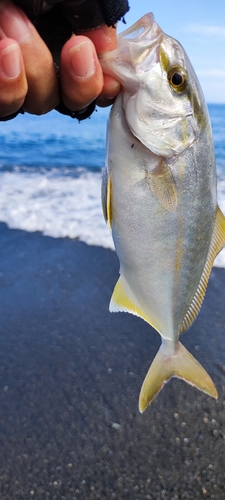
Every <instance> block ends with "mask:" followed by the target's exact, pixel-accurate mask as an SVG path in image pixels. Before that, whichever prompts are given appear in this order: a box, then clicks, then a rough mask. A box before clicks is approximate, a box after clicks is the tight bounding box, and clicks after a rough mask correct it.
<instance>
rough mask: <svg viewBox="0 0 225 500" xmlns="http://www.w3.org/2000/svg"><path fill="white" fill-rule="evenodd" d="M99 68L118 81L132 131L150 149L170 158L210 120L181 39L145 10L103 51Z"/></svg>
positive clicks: (187, 145) (188, 143)
mask: <svg viewBox="0 0 225 500" xmlns="http://www.w3.org/2000/svg"><path fill="white" fill-rule="evenodd" d="M100 61H101V65H102V68H103V71H104V72H105V73H106V74H108V75H110V76H113V77H114V78H116V79H118V80H119V81H120V82H121V84H122V90H121V93H122V96H123V99H122V102H123V109H124V113H125V118H126V122H127V124H128V127H129V129H130V131H131V132H132V133H133V135H134V136H135V137H137V139H139V140H140V141H141V142H142V143H143V144H144V145H145V146H146V147H147V148H148V149H150V150H151V151H152V152H153V153H155V154H157V155H160V156H164V157H173V156H174V155H176V154H180V153H181V152H183V151H184V150H186V149H187V148H188V147H189V146H190V145H191V144H192V143H193V142H194V141H195V140H198V138H199V136H200V134H201V131H202V130H203V129H204V128H205V127H206V125H207V123H208V122H209V118H208V111H207V106H206V104H205V100H204V96H203V93H202V90H201V87H200V84H199V82H198V79H197V76H196V74H195V72H194V69H193V67H192V65H191V63H190V61H189V59H188V56H187V54H186V52H185V50H184V49H183V47H182V46H181V44H180V43H179V42H178V41H177V40H175V39H174V38H171V37H170V36H168V35H166V34H165V33H164V32H163V31H162V30H161V28H160V27H159V26H158V24H157V23H156V22H155V20H154V16H153V14H146V15H145V16H143V17H142V18H141V19H140V20H139V21H138V22H137V23H135V24H134V25H133V26H132V27H131V28H129V29H127V30H126V31H124V32H123V33H122V34H121V35H119V37H118V47H117V48H116V49H115V50H113V51H111V52H108V53H105V54H102V56H101V59H100Z"/></svg>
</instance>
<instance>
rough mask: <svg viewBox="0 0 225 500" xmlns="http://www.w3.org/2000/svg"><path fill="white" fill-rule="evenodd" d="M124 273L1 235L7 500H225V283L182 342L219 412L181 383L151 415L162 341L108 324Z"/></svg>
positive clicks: (21, 236) (20, 236) (2, 440)
mask: <svg viewBox="0 0 225 500" xmlns="http://www.w3.org/2000/svg"><path fill="white" fill-rule="evenodd" d="M118 268H119V266H118V260H117V257H116V254H115V253H114V252H112V251H110V250H105V249H103V248H98V247H90V246H87V245H85V244H84V243H81V242H78V241H72V240H69V239H53V238H49V237H44V236H42V235H41V234H39V233H33V234H30V233H26V232H23V231H19V230H9V229H8V228H7V227H6V225H5V224H2V223H1V224H0V318H1V319H0V498H1V500H31V499H35V500H49V499H51V500H80V499H82V500H87V499H90V500H95V499H107V500H111V499H117V500H123V499H125V500H126V499H129V500H150V499H152V500H158V499H160V500H161V499H164V500H178V499H191V500H195V499H197V498H199V499H203V498H204V499H216V500H222V499H224V498H225V270H224V269H216V268H214V269H213V272H212V275H211V278H210V283H209V286H208V290H207V294H206V298H205V301H204V304H203V307H202V309H201V312H200V315H199V316H198V318H197V320H196V321H195V323H194V325H193V326H192V328H191V329H190V330H189V331H188V332H187V333H185V334H184V335H183V338H182V342H183V343H184V345H185V346H186V347H187V348H188V349H189V350H190V351H191V352H192V353H193V354H194V356H195V357H196V358H198V359H199V361H200V362H201V363H202V364H203V365H204V367H205V368H206V369H207V370H208V372H209V373H210V375H211V376H212V378H213V380H214V381H215V383H216V386H217V389H218V392H219V399H218V401H215V400H213V399H211V398H209V397H207V396H206V395H204V394H202V393H200V392H199V391H197V390H196V389H194V388H192V387H189V386H188V385H187V384H185V383H183V382H182V381H179V380H175V379H174V380H172V381H170V382H169V384H168V385H167V386H166V387H165V388H164V389H163V391H161V393H160V394H159V396H158V397H157V398H156V399H155V400H154V402H153V404H152V405H151V407H149V408H148V409H147V411H146V412H145V413H144V414H143V415H140V414H139V412H138V396H139V390H140V387H141V384H142V381H143V378H144V376H145V374H146V371H147V369H148V367H149V365H150V362H151V360H152V359H153V357H154V355H155V354H156V351H157V349H158V347H159V344H160V337H159V335H158V334H157V333H156V332H154V331H153V330H152V329H151V328H150V327H149V326H148V325H147V323H145V322H144V321H142V320H141V319H139V318H136V317H133V316H131V315H129V314H110V313H109V312H108V304H109V300H110V297H111V294H112V290H113V287H114V285H115V283H116V281H117V278H118Z"/></svg>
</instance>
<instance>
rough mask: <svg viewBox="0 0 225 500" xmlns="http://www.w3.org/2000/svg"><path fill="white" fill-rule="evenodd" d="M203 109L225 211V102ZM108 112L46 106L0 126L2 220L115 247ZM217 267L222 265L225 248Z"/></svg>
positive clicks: (10, 225) (224, 264) (29, 228)
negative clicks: (86, 115) (81, 117)
mask: <svg viewBox="0 0 225 500" xmlns="http://www.w3.org/2000/svg"><path fill="white" fill-rule="evenodd" d="M209 112H210V117H211V122H212V129H213V136H214V144H215V154H216V163H217V176H218V201H219V206H220V208H221V209H222V211H223V212H224V214H225V105H219V104H216V105H214V104H209ZM108 114H109V109H108V108H107V109H106V108H105V109H99V108H98V110H97V111H96V112H94V114H93V115H92V117H91V118H90V119H87V120H85V121H84V122H81V123H78V122H77V121H75V120H72V119H71V118H69V117H66V116H63V115H59V114H58V113H57V112H56V111H52V112H51V113H49V114H48V115H45V116H41V117H36V116H32V115H29V114H25V115H19V116H18V117H17V118H16V119H14V120H11V121H9V122H5V123H3V122H2V123H0V221H1V222H5V223H6V224H7V225H8V227H9V228H17V229H23V230H25V231H41V232H42V233H43V234H44V235H48V236H52V237H54V238H60V237H62V238H64V237H69V238H77V239H80V240H82V241H84V242H86V243H87V244H89V245H100V246H103V247H106V248H112V249H113V248H114V246H113V242H112V238H111V234H110V230H109V228H108V227H107V225H106V224H105V221H104V218H103V215H102V209H101V172H102V168H103V166H104V158H105V144H106V140H105V138H106V124H107V118H108ZM215 265H216V266H218V267H225V250H223V251H222V252H221V253H220V255H219V256H218V257H217V259H216V261H215Z"/></svg>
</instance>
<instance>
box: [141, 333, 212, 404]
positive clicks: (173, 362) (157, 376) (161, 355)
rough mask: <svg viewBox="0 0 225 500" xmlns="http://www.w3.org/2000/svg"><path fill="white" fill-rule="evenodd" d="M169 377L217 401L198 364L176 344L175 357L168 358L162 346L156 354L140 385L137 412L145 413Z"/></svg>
mask: <svg viewBox="0 0 225 500" xmlns="http://www.w3.org/2000/svg"><path fill="white" fill-rule="evenodd" d="M171 377H178V378H181V379H183V380H185V382H187V383H188V384H190V385H193V386H194V387H197V389H199V390H200V391H202V392H205V393H206V394H208V395H209V396H212V397H213V398H215V399H217V397H218V394H217V390H216V387H215V385H214V383H213V381H212V379H211V378H210V376H209V375H208V373H207V372H206V371H205V369H204V368H203V367H202V366H201V365H200V363H199V362H198V361H197V360H196V359H195V358H194V356H192V354H190V352H188V351H187V349H185V347H184V346H183V345H182V344H181V343H180V342H178V346H177V351H176V353H175V355H173V356H168V355H167V354H166V351H165V347H164V346H163V344H162V345H161V347H160V349H159V351H158V352H157V354H156V356H155V358H154V360H153V362H152V364H151V366H150V368H149V371H148V373H147V375H146V377H145V380H144V382H143V384H142V388H141V392H140V396H139V410H140V412H141V413H143V412H144V411H145V409H146V408H147V406H148V405H149V404H150V403H151V402H152V400H153V399H154V397H155V396H156V395H157V394H158V392H159V391H160V389H162V387H163V386H164V384H165V383H166V382H168V381H169V380H170V378H171Z"/></svg>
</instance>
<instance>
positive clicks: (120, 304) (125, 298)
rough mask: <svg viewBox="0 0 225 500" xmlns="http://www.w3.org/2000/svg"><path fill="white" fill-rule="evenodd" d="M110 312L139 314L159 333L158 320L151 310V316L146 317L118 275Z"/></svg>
mask: <svg viewBox="0 0 225 500" xmlns="http://www.w3.org/2000/svg"><path fill="white" fill-rule="evenodd" d="M109 310H110V312H129V313H131V314H134V315H135V316H139V317H140V318H142V319H143V320H144V321H147V323H149V324H150V325H151V326H152V327H153V328H155V330H157V331H158V332H159V333H160V325H159V320H158V319H157V317H156V316H155V314H154V313H153V312H152V314H151V317H148V316H147V315H146V314H145V313H144V312H143V311H142V309H141V308H140V306H139V305H138V304H137V303H136V300H135V299H134V297H133V296H132V293H131V291H130V289H129V287H128V285H127V283H126V281H125V279H124V278H123V276H120V278H119V279H118V281H117V283H116V286H115V288H114V291H113V294H112V298H111V301H110V304H109Z"/></svg>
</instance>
